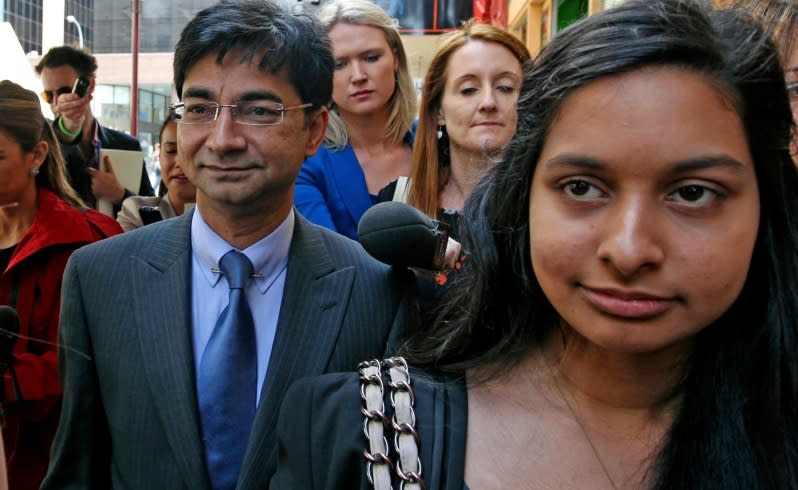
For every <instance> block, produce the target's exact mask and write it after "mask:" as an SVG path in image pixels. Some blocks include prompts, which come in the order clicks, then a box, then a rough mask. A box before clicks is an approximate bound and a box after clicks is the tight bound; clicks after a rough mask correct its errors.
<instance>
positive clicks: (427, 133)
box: [407, 20, 529, 217]
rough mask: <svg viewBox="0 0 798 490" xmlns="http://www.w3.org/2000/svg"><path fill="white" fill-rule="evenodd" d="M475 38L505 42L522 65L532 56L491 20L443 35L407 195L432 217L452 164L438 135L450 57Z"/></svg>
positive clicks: (430, 73)
mask: <svg viewBox="0 0 798 490" xmlns="http://www.w3.org/2000/svg"><path fill="white" fill-rule="evenodd" d="M472 39H473V40H476V41H483V42H489V43H496V44H499V45H501V46H504V47H505V48H507V49H508V50H510V52H511V53H513V55H514V56H515V57H516V59H518V62H519V63H521V65H522V66H523V64H524V63H525V62H526V61H527V60H529V51H528V50H527V49H526V46H524V44H523V43H522V42H521V41H520V40H519V39H518V38H517V37H515V36H514V35H512V34H510V33H509V32H506V31H503V30H501V29H499V28H498V27H494V26H491V25H490V24H481V23H477V22H474V21H473V20H469V21H467V22H465V23H464V24H463V25H462V26H461V27H460V29H458V30H456V31H453V32H450V33H447V34H444V35H443V36H441V41H440V45H439V46H438V49H437V50H436V51H435V55H434V56H433V57H432V61H431V62H430V65H429V68H428V69H427V74H426V75H425V76H424V88H423V91H422V93H421V113H420V114H419V124H418V130H417V131H416V141H415V145H414V147H413V163H412V170H411V171H410V179H411V181H412V183H413V184H412V186H411V187H410V191H409V192H408V196H407V202H408V204H410V205H412V206H413V207H415V208H417V209H420V210H421V211H423V212H424V213H425V214H427V215H428V216H431V217H435V216H436V215H437V214H438V209H439V208H440V205H439V203H440V197H439V194H440V191H441V189H442V188H443V186H444V185H446V180H447V179H448V170H449V165H450V161H449V139H448V136H445V137H443V138H441V139H440V140H439V139H438V137H437V132H438V123H437V121H438V112H439V111H440V108H441V100H442V99H443V91H444V88H445V87H446V78H447V71H448V70H447V69H448V65H449V59H450V58H451V57H452V55H453V54H454V52H455V51H457V50H458V49H460V48H461V47H463V46H465V44H466V43H468V42H469V41H470V40H472Z"/></svg>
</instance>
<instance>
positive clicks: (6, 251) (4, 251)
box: [0, 245, 17, 274]
mask: <svg viewBox="0 0 798 490" xmlns="http://www.w3.org/2000/svg"><path fill="white" fill-rule="evenodd" d="M16 248H17V246H16V245H13V246H12V247H11V248H0V274H2V273H3V272H4V271H5V270H6V268H7V267H8V264H10V263H11V256H12V255H14V250H16Z"/></svg>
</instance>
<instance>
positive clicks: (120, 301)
mask: <svg viewBox="0 0 798 490" xmlns="http://www.w3.org/2000/svg"><path fill="white" fill-rule="evenodd" d="M193 214H194V211H191V212H189V213H185V214H184V215H182V216H178V217H177V218H174V219H170V220H165V221H161V222H159V223H154V224H152V225H149V226H145V227H143V228H139V229H138V230H133V231H130V232H127V233H124V234H122V235H119V236H118V237H114V238H112V239H108V240H104V241H102V242H99V243H97V244H95V245H91V246H87V247H84V248H82V249H80V250H78V251H77V252H75V253H74V254H73V255H72V257H71V259H70V261H69V264H68V265H67V268H66V272H65V277H64V283H63V291H62V302H61V322H60V325H59V329H60V331H59V346H63V348H62V349H60V351H59V368H60V375H61V382H62V384H63V387H64V400H63V405H62V411H61V419H60V423H59V427H58V432H57V434H56V437H55V442H54V443H53V449H52V457H51V462H50V469H49V472H48V474H47V477H46V478H45V480H44V483H43V484H42V489H44V490H53V489H59V490H64V489H82V490H88V489H103V490H105V489H108V488H113V489H116V490H121V489H129V490H143V489H147V490H158V489H164V490H208V489H209V487H210V484H209V480H208V476H207V470H206V467H205V459H204V451H203V446H202V435H201V431H200V422H199V420H200V419H199V410H198V408H197V395H196V374H195V372H194V354H193V347H192V340H191V338H192V328H191V262H192V253H191V235H190V225H191V219H192V216H193ZM296 218H297V219H296V224H295V227H294V235H293V237H292V241H291V248H290V251H289V257H288V269H287V271H286V280H285V291H284V293H283V300H282V306H281V310H280V316H279V319H278V323H277V332H276V336H275V339H274V346H273V349H272V355H271V360H270V362H269V367H268V370H267V374H266V380H265V382H264V384H263V387H262V389H261V396H260V400H261V401H260V404H259V406H258V409H257V412H256V414H255V421H254V425H253V428H252V436H251V437H250V441H249V446H248V449H247V452H246V454H245V456H244V461H243V464H242V467H241V474H240V477H239V482H238V486H237V488H238V489H239V490H263V489H264V488H267V486H268V482H269V478H270V477H271V476H272V474H273V473H274V469H275V466H276V464H277V436H276V429H277V424H276V422H277V416H278V409H279V407H280V403H281V402H282V400H283V396H284V395H285V392H286V390H287V389H288V386H289V385H290V383H291V382H292V381H294V380H296V379H298V378H301V377H306V376H313V375H319V374H323V373H325V372H336V371H345V370H351V369H354V368H355V367H356V366H357V362H358V361H359V360H360V359H363V358H369V357H375V356H382V355H383V354H384V352H383V351H384V350H385V346H386V345H387V344H388V343H389V342H390V338H391V336H392V335H399V333H401V330H402V328H403V327H404V326H405V325H406V323H408V322H409V321H410V319H411V318H412V315H411V309H410V308H411V306H412V304H413V303H412V302H413V294H414V291H413V282H412V281H413V279H412V277H409V275H408V274H409V272H408V271H407V270H405V271H394V270H392V269H391V268H389V267H388V266H385V265H384V264H381V263H379V262H377V261H376V260H374V259H372V258H371V257H369V256H368V255H367V254H366V253H365V252H364V251H363V249H362V247H361V246H360V245H359V244H358V243H357V242H354V241H352V240H349V239H348V238H345V237H343V236H341V235H338V234H336V233H333V232H331V231H329V230H325V229H323V228H321V227H318V226H316V225H313V224H311V223H309V222H308V221H307V220H305V219H304V218H302V217H301V216H300V215H299V214H298V213H297V216H296ZM76 351H77V352H79V353H82V354H83V355H87V356H88V357H89V358H88V359H87V358H86V357H84V356H83V355H80V354H76Z"/></svg>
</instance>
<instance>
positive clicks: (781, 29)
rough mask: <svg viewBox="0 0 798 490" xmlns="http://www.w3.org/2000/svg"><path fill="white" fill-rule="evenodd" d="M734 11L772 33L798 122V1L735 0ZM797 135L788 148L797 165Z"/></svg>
mask: <svg viewBox="0 0 798 490" xmlns="http://www.w3.org/2000/svg"><path fill="white" fill-rule="evenodd" d="M732 6H733V7H734V8H737V9H740V10H742V11H744V12H747V13H749V14H750V15H751V16H752V17H753V18H754V19H756V20H757V21H758V22H759V23H760V24H762V27H763V28H764V29H765V30H766V31H768V32H770V33H771V35H772V37H773V41H775V43H776V46H777V47H778V48H779V53H780V54H781V62H782V65H783V67H784V77H785V78H786V79H787V92H788V93H789V94H790V106H791V107H792V117H793V121H798V2H795V1H794V0H737V1H735V2H734V3H732ZM796 139H798V133H793V141H792V145H791V147H790V153H791V154H792V159H793V161H794V162H795V163H796V165H798V145H796Z"/></svg>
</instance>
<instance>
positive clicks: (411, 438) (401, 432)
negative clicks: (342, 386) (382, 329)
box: [358, 357, 426, 490]
mask: <svg viewBox="0 0 798 490" xmlns="http://www.w3.org/2000/svg"><path fill="white" fill-rule="evenodd" d="M382 368H384V369H385V370H386V372H387V374H388V378H389V382H388V387H389V388H390V400H391V405H392V406H393V417H392V418H391V427H392V428H393V431H394V437H393V448H394V451H395V452H396V455H397V461H396V465H395V469H396V474H397V475H398V476H399V479H400V484H399V490H426V487H425V485H424V480H423V479H422V478H421V458H420V457H419V449H418V448H419V438H418V433H417V432H416V429H415V426H416V413H415V411H414V409H413V405H414V404H415V394H414V392H413V388H412V386H411V385H410V373H409V371H408V369H407V362H405V360H404V358H401V357H392V358H389V359H385V360H384V361H382V362H380V361H378V360H376V359H375V360H372V361H367V362H362V363H360V365H359V366H358V369H359V370H360V396H361V398H362V399H363V403H364V407H363V408H362V410H361V411H362V413H363V415H364V417H365V419H364V422H363V433H364V434H365V435H366V438H367V439H368V441H369V449H368V450H366V451H364V452H363V455H364V456H365V457H366V460H367V461H368V463H367V473H366V476H367V477H368V480H369V483H371V484H372V485H373V486H374V488H375V490H390V489H391V488H392V487H391V477H390V472H389V471H390V468H391V466H392V463H391V459H390V457H389V448H388V441H387V439H386V437H385V429H386V428H387V427H388V419H387V417H386V415H385V401H384V393H385V390H384V386H383V382H382V373H381V369H382ZM380 444H382V445H381V446H380ZM386 476H387V478H386Z"/></svg>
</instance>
